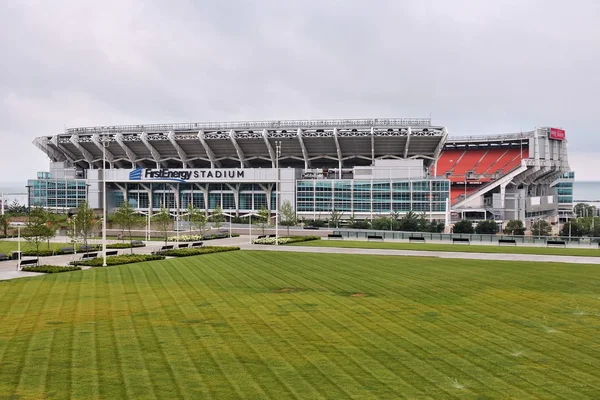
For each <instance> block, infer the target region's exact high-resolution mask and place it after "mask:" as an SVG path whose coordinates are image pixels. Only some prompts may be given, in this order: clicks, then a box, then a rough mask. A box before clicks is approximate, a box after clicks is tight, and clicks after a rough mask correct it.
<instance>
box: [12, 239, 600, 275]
mask: <svg viewBox="0 0 600 400" xmlns="http://www.w3.org/2000/svg"><path fill="white" fill-rule="evenodd" d="M163 244H164V242H159V241H149V242H147V245H146V247H138V248H135V249H133V252H134V254H149V253H151V252H153V251H155V250H158V249H159V248H160V247H161V246H163ZM205 245H213V246H239V247H240V248H241V249H242V250H256V251H285V252H297V253H334V254H366V255H389V256H412V257H437V258H446V259H448V258H452V259H457V258H458V259H460V258H463V259H471V260H500V261H528V262H559V263H573V264H600V257H576V256H552V255H540V254H510V253H461V252H445V251H422V250H390V249H355V248H337V247H312V246H311V247H301V246H273V245H259V244H250V243H249V237H248V236H246V235H243V236H240V237H234V238H231V239H230V238H226V239H217V240H211V241H210V242H205ZM130 252H131V250H130V249H121V250H119V254H129V253H130ZM99 253H100V252H99ZM80 258H81V254H77V255H73V254H69V255H64V256H53V257H40V263H41V264H48V265H62V266H67V265H69V263H70V262H71V261H74V260H79V259H80ZM16 267H17V262H16V261H12V260H11V261H3V262H1V263H0V280H6V279H15V278H23V277H28V276H37V275H41V274H38V273H35V272H25V271H17V270H16Z"/></svg>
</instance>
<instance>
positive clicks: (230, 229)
mask: <svg viewBox="0 0 600 400" xmlns="http://www.w3.org/2000/svg"><path fill="white" fill-rule="evenodd" d="M229 239H231V214H229Z"/></svg>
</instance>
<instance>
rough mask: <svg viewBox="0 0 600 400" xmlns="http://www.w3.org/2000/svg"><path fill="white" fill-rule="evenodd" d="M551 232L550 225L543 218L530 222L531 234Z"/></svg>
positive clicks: (545, 234)
mask: <svg viewBox="0 0 600 400" xmlns="http://www.w3.org/2000/svg"><path fill="white" fill-rule="evenodd" d="M551 234H552V226H550V224H549V223H548V222H547V221H546V220H543V219H540V220H537V221H534V222H533V223H532V224H531V235H532V236H550V235H551Z"/></svg>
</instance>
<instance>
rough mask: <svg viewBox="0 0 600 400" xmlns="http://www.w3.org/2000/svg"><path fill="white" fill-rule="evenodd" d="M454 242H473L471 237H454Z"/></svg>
mask: <svg viewBox="0 0 600 400" xmlns="http://www.w3.org/2000/svg"><path fill="white" fill-rule="evenodd" d="M452 243H466V244H471V239H469V238H452Z"/></svg>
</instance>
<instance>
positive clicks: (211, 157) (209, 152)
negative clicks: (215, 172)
mask: <svg viewBox="0 0 600 400" xmlns="http://www.w3.org/2000/svg"><path fill="white" fill-rule="evenodd" d="M198 140H199V141H200V144H201V145H202V147H204V151H206V154H207V155H208V159H209V160H210V167H211V168H214V167H221V162H220V161H219V160H217V157H215V153H213V151H212V149H211V148H210V146H209V145H208V143H206V139H205V137H204V131H200V132H198Z"/></svg>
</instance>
